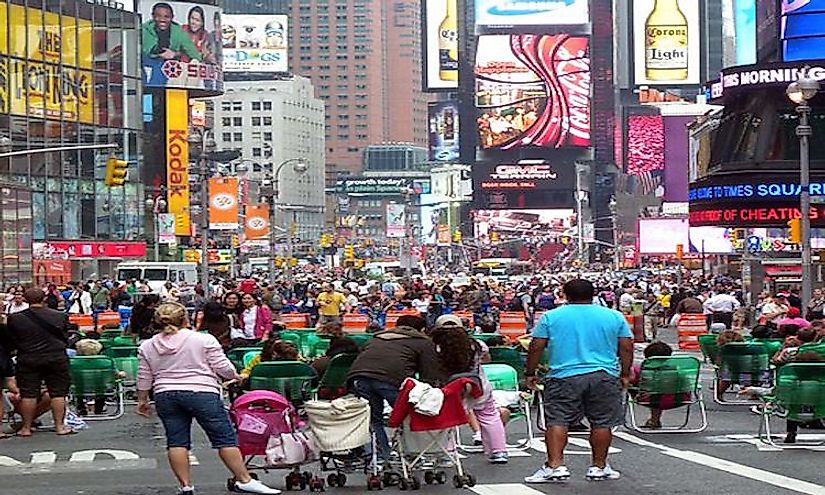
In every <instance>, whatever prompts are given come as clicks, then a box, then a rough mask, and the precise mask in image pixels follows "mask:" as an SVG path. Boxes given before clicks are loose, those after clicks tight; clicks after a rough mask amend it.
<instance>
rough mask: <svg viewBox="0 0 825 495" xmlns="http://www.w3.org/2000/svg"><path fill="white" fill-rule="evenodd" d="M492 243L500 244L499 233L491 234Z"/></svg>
mask: <svg viewBox="0 0 825 495" xmlns="http://www.w3.org/2000/svg"><path fill="white" fill-rule="evenodd" d="M490 241H491V242H498V241H499V237H498V232H491V233H490Z"/></svg>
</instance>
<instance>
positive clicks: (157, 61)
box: [140, 0, 223, 96]
mask: <svg viewBox="0 0 825 495" xmlns="http://www.w3.org/2000/svg"><path fill="white" fill-rule="evenodd" d="M140 13H141V14H142V16H143V19H144V21H145V22H144V23H143V29H142V39H143V43H142V52H141V53H142V65H143V84H144V85H145V86H146V87H150V88H178V89H188V90H191V91H193V92H194V93H196V94H197V96H207V95H213V96H214V95H220V94H223V51H222V45H221V9H220V8H219V7H215V6H213V5H202V4H194V3H189V2H157V1H155V0H141V1H140Z"/></svg>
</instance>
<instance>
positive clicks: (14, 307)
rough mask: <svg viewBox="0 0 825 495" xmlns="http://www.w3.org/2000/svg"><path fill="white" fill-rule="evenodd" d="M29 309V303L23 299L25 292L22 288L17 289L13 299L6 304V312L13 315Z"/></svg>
mask: <svg viewBox="0 0 825 495" xmlns="http://www.w3.org/2000/svg"><path fill="white" fill-rule="evenodd" d="M27 309H29V303H27V302H26V301H25V300H24V299H23V292H22V291H21V290H20V289H17V290H15V291H14V295H13V297H12V298H11V301H9V302H8V304H6V311H5V312H6V314H7V315H13V314H14V313H19V312H21V311H24V310H27Z"/></svg>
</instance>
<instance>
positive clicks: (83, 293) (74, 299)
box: [69, 284, 92, 315]
mask: <svg viewBox="0 0 825 495" xmlns="http://www.w3.org/2000/svg"><path fill="white" fill-rule="evenodd" d="M69 313H70V314H75V315H77V314H80V315H90V314H92V295H91V294H90V293H89V291H88V290H86V288H85V287H84V286H83V284H77V287H75V289H74V292H72V295H71V296H69Z"/></svg>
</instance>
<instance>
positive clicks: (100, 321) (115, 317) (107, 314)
mask: <svg viewBox="0 0 825 495" xmlns="http://www.w3.org/2000/svg"><path fill="white" fill-rule="evenodd" d="M107 325H108V326H109V327H110V328H112V327H113V325H117V326H118V327H120V313H118V312H117V311H102V312H100V313H98V314H97V331H98V332H103V329H104V328H106V326H107Z"/></svg>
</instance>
